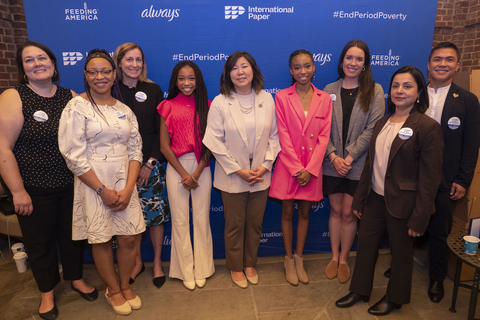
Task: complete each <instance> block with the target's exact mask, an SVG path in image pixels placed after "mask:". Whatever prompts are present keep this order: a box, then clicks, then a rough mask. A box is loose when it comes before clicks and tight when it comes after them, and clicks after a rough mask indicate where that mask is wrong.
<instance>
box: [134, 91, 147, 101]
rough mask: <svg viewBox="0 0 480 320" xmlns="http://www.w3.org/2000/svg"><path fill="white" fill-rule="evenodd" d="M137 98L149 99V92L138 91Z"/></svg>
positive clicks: (138, 99) (141, 99)
mask: <svg viewBox="0 0 480 320" xmlns="http://www.w3.org/2000/svg"><path fill="white" fill-rule="evenodd" d="M135 99H137V101H138V102H143V101H145V100H147V94H146V93H145V92H143V91H138V92H137V93H135Z"/></svg>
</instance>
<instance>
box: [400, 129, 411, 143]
mask: <svg viewBox="0 0 480 320" xmlns="http://www.w3.org/2000/svg"><path fill="white" fill-rule="evenodd" d="M412 134H413V130H412V129H410V128H402V129H400V131H398V136H399V137H400V139H402V140H407V139H410V137H411V136H412Z"/></svg>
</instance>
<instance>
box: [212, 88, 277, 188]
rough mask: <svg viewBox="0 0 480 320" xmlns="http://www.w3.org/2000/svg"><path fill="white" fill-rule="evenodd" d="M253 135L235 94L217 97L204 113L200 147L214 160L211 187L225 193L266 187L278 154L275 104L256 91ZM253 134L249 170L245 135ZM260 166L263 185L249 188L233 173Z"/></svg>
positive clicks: (269, 95)
mask: <svg viewBox="0 0 480 320" xmlns="http://www.w3.org/2000/svg"><path fill="white" fill-rule="evenodd" d="M255 121H256V123H255V132H247V131H246V129H245V122H244V116H243V113H242V111H241V110H240V105H239V103H238V100H237V98H236V95H235V93H233V94H232V98H228V97H226V96H224V95H218V96H217V97H216V98H215V99H214V100H213V101H212V104H211V106H210V111H209V112H208V121H207V129H206V131H205V136H204V138H203V143H204V144H205V146H207V148H209V149H210V150H211V151H212V153H213V155H214V156H215V160H216V164H215V177H214V181H213V186H214V187H215V188H217V189H220V190H222V191H225V192H229V193H240V192H256V191H262V190H265V189H267V188H268V187H270V180H271V170H272V165H273V162H274V161H275V159H276V157H277V154H278V153H279V152H280V143H279V141H278V130H277V120H276V116H275V103H274V101H273V98H272V95H271V94H270V93H267V92H265V91H263V90H262V91H260V92H259V93H258V94H257V95H256V97H255ZM250 134H255V149H254V153H253V159H252V164H251V166H250V159H249V151H248V138H247V135H250ZM261 165H262V166H264V167H265V168H266V169H267V173H265V175H264V176H263V178H264V182H262V183H257V184H255V185H254V186H253V187H250V186H249V185H248V183H247V182H246V181H244V180H242V179H241V178H240V177H238V176H237V175H236V174H235V172H236V171H238V170H240V169H254V168H256V167H258V166H261Z"/></svg>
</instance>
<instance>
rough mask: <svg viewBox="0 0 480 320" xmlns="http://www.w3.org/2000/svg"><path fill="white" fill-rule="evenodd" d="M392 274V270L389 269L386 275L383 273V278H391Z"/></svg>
mask: <svg viewBox="0 0 480 320" xmlns="http://www.w3.org/2000/svg"><path fill="white" fill-rule="evenodd" d="M391 272H392V269H390V268H388V269H387V270H386V271H385V272H384V273H383V276H384V277H385V278H390V274H391Z"/></svg>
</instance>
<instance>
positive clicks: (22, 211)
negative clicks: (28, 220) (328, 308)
mask: <svg viewBox="0 0 480 320" xmlns="http://www.w3.org/2000/svg"><path fill="white" fill-rule="evenodd" d="M12 196H13V204H14V205H15V212H16V213H18V214H19V215H21V216H29V215H31V214H32V211H33V204H32V199H31V198H30V195H29V194H28V193H27V191H25V189H23V191H22V192H20V193H18V194H12Z"/></svg>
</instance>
